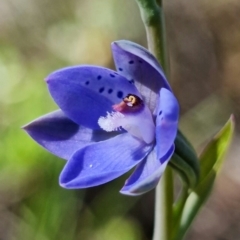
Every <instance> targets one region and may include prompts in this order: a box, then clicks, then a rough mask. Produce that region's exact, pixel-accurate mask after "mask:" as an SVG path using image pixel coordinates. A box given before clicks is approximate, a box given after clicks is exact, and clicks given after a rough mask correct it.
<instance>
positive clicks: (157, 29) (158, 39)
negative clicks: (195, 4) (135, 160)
mask: <svg viewBox="0 0 240 240" xmlns="http://www.w3.org/2000/svg"><path fill="white" fill-rule="evenodd" d="M136 2H137V4H138V6H139V8H140V12H141V17H142V20H143V22H144V25H145V29H146V34H147V41H148V49H149V50H150V51H151V52H152V53H153V54H154V55H155V57H156V58H157V60H158V61H159V62H160V63H161V65H162V67H163V69H164V70H165V72H166V73H168V67H167V63H168V60H167V51H166V49H167V47H166V33H165V21H164V14H163V9H162V6H161V4H160V3H161V1H159V0H158V3H157V2H156V0H136ZM172 205H173V176H172V170H171V169H170V167H167V169H166V171H165V173H164V174H163V176H162V179H161V181H160V183H159V184H158V186H157V187H156V195H155V221H154V234H153V240H169V239H170V237H171V236H170V235H171V224H172Z"/></svg>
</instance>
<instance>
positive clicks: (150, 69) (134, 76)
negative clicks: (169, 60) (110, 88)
mask: <svg viewBox="0 0 240 240" xmlns="http://www.w3.org/2000/svg"><path fill="white" fill-rule="evenodd" d="M112 52H113V58H114V62H115V65H116V68H117V71H118V72H119V74H121V75H122V76H124V77H126V78H127V79H129V80H131V81H134V82H136V86H137V87H138V89H139V91H140V92H141V93H142V95H143V96H144V98H145V101H146V102H147V103H148V104H149V105H150V108H152V107H151V106H154V107H155V106H156V104H155V100H156V96H151V94H152V93H151V91H153V92H155V93H156V94H157V93H158V92H159V90H160V88H161V87H164V88H167V89H169V90H171V88H170V86H169V84H168V81H167V79H166V77H165V74H164V72H163V70H162V68H161V67H160V65H159V63H158V62H157V60H156V58H155V57H154V56H153V55H152V54H151V53H150V52H149V51H148V50H147V49H145V48H144V47H142V46H140V45H138V44H136V43H133V42H130V41H126V40H120V41H116V42H113V43H112ZM149 97H151V98H152V99H150V100H149V99H148V98H149ZM149 101H152V102H150V103H149Z"/></svg>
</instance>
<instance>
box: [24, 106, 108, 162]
mask: <svg viewBox="0 0 240 240" xmlns="http://www.w3.org/2000/svg"><path fill="white" fill-rule="evenodd" d="M23 129H24V130H25V131H26V132H27V133H28V134H29V135H30V136H31V137H32V138H33V139H34V140H35V141H36V142H37V143H39V144H40V145H41V146H43V147H44V148H46V149H47V150H48V151H50V152H51V153H53V154H55V155H57V156H58V157H61V158H64V159H66V160H67V159H69V158H70V157H71V156H72V155H73V154H74V153H75V152H76V151H77V150H79V149H80V148H82V147H84V146H86V145H87V144H89V143H91V142H92V141H100V140H105V139H107V138H109V137H110V134H109V133H107V132H104V131H102V130H97V131H93V130H91V129H87V128H85V127H82V126H79V125H78V124H76V123H74V122H73V121H72V120H70V119H69V118H68V117H66V115H65V114H64V113H63V112H62V111H61V110H57V111H54V112H52V113H49V114H46V115H44V116H42V117H39V118H37V119H35V120H34V121H32V122H30V123H29V124H27V125H25V126H24V127H23Z"/></svg>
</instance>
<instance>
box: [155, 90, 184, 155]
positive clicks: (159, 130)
mask: <svg viewBox="0 0 240 240" xmlns="http://www.w3.org/2000/svg"><path fill="white" fill-rule="evenodd" d="M156 113H157V118H156V146H157V158H158V159H161V158H162V157H163V156H164V155H166V154H167V152H168V151H169V149H170V148H171V146H172V144H173V142H174V140H175V138H176V135H177V129H178V117H179V105H178V101H177V99H176V98H175V96H174V95H173V93H172V92H170V91H169V90H167V89H166V88H162V89H161V90H160V96H159V103H158V106H157V108H156Z"/></svg>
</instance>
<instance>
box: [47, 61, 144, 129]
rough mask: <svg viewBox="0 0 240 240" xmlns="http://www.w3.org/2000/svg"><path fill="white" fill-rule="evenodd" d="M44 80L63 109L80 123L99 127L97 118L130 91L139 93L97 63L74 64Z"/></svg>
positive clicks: (122, 78)
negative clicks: (92, 64)
mask: <svg viewBox="0 0 240 240" xmlns="http://www.w3.org/2000/svg"><path fill="white" fill-rule="evenodd" d="M46 81H47V83H48V88H49V91H50V93H51V95H52V97H53V99H54V100H55V102H56V103H57V104H58V106H59V107H60V108H61V109H62V111H63V112H64V113H65V114H66V115H67V116H68V117H69V118H70V119H71V120H73V121H74V122H76V123H78V124H79V125H82V126H85V127H88V128H91V129H99V128H100V127H99V125H98V123H97V122H98V119H99V117H101V116H105V115H106V112H107V111H111V110H112V105H113V104H116V103H118V102H119V101H121V100H122V98H123V97H124V96H126V95H127V94H129V93H132V94H135V95H137V96H139V97H140V96H141V95H140V93H139V92H138V90H137V89H136V87H135V86H134V85H133V84H132V83H131V82H129V81H128V80H127V79H125V78H124V77H123V76H120V75H119V74H118V73H116V72H114V71H112V70H110V69H106V68H102V67H96V66H87V65H84V66H75V67H68V68H63V69H60V70H58V71H55V72H53V73H51V74H50V75H49V76H48V77H47V78H46Z"/></svg>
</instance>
